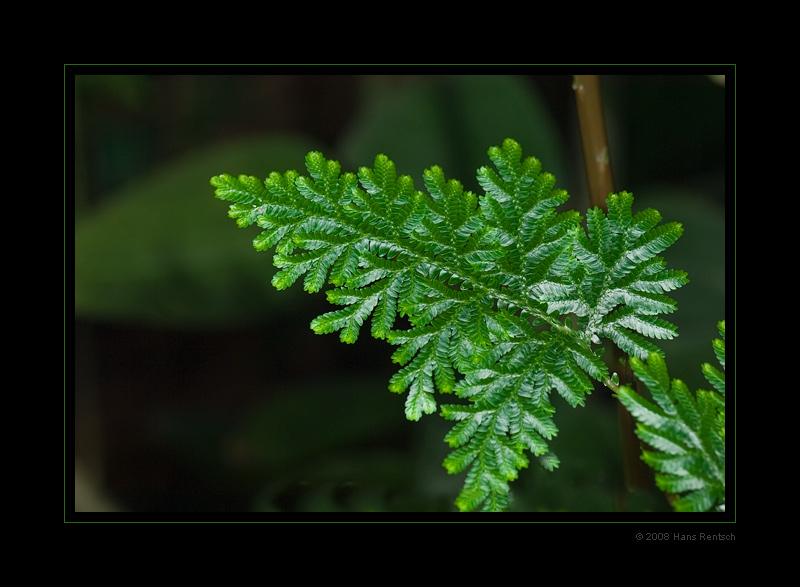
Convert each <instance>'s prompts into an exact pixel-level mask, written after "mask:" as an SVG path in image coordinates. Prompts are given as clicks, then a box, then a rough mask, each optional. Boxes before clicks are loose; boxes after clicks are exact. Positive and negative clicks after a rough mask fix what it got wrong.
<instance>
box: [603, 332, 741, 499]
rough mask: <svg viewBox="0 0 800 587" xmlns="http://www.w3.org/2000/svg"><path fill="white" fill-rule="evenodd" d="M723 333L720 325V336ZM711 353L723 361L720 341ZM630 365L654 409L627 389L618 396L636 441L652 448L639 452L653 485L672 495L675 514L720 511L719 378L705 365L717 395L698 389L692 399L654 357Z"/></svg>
mask: <svg viewBox="0 0 800 587" xmlns="http://www.w3.org/2000/svg"><path fill="white" fill-rule="evenodd" d="M724 328H725V326H724V322H721V323H720V332H721V333H722V335H723V336H724ZM714 349H715V351H717V354H718V356H720V355H721V356H722V357H723V361H724V352H725V351H724V342H723V341H720V340H716V341H714ZM630 365H631V367H632V368H633V371H634V373H635V375H636V377H637V378H638V379H640V380H641V381H642V383H644V384H645V385H646V386H647V388H648V389H649V390H650V393H651V394H652V396H653V398H654V399H655V400H656V402H657V404H658V405H654V404H652V403H650V402H649V401H647V400H646V399H645V398H643V397H642V396H640V395H639V394H637V393H636V392H635V391H633V390H632V389H630V388H629V387H626V386H622V387H620V388H619V389H618V390H617V397H618V398H619V400H620V402H621V403H622V404H623V405H624V406H625V408H626V409H627V410H628V411H629V412H630V413H631V415H632V416H633V417H634V419H635V420H636V421H637V422H638V425H637V435H638V436H639V438H640V439H641V440H642V441H643V442H645V443H646V444H647V445H649V447H651V448H652V449H654V450H649V449H645V450H643V451H642V460H643V461H644V462H645V463H647V464H648V465H649V466H650V467H652V468H653V469H654V470H655V471H656V484H657V485H658V487H659V488H660V489H662V490H663V491H666V492H668V493H671V494H674V495H676V496H677V497H676V499H675V501H674V502H673V507H674V508H675V509H676V510H677V511H708V510H711V509H724V505H725V401H724V379H725V378H724V375H723V374H722V373H721V372H719V371H718V370H716V369H715V368H713V367H711V365H709V364H706V365H704V366H703V371H704V373H706V374H707V376H708V377H709V382H711V383H712V385H714V386H715V388H716V390H717V391H716V392H710V391H705V390H699V391H698V392H697V395H696V396H694V395H693V394H692V393H691V392H690V391H689V389H688V388H687V386H686V385H685V384H684V383H683V382H682V381H680V380H678V379H674V380H672V381H670V378H669V374H668V372H667V367H666V362H665V361H664V359H663V358H662V357H661V356H660V355H658V354H656V353H652V354H651V355H650V356H649V358H648V360H647V363H645V362H643V361H641V360H640V359H638V358H636V357H631V358H630ZM709 374H710V376H709Z"/></svg>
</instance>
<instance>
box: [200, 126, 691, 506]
mask: <svg viewBox="0 0 800 587" xmlns="http://www.w3.org/2000/svg"><path fill="white" fill-rule="evenodd" d="M488 155H489V159H490V161H491V163H492V164H493V167H492V166H484V167H481V168H480V169H479V170H478V172H477V179H478V184H479V185H480V186H481V188H482V190H483V193H482V194H474V193H472V192H470V191H468V190H465V189H464V187H463V185H462V184H461V183H460V182H459V181H457V180H455V179H449V178H447V177H446V176H445V173H444V170H442V169H441V168H440V167H438V166H433V167H431V168H429V169H427V170H426V171H425V172H424V173H423V177H422V179H423V184H424V187H425V190H426V191H425V192H422V191H417V190H416V189H415V187H414V182H413V180H412V179H411V178H410V177H409V176H405V175H401V176H398V175H397V172H396V169H395V165H394V163H393V162H392V161H391V160H390V159H388V158H387V157H386V156H384V155H378V156H377V157H376V158H375V160H374V163H373V166H372V167H371V168H369V167H361V168H359V169H358V173H357V174H354V173H347V172H345V173H343V172H342V170H341V167H340V166H339V164H338V163H337V162H336V161H330V160H327V159H325V157H324V156H323V155H322V154H321V153H319V152H311V153H309V154H308V155H307V156H306V160H305V165H306V170H307V175H301V174H300V173H298V172H296V171H293V170H290V171H287V172H285V173H283V174H281V173H277V172H273V173H271V174H269V176H268V177H267V178H266V179H265V181H264V182H263V184H262V183H260V182H259V181H257V180H256V179H255V178H251V177H246V176H239V177H234V176H230V175H221V176H217V177H215V178H213V179H212V181H211V183H212V185H213V186H215V187H216V192H215V193H216V196H217V197H218V198H220V199H223V200H228V201H229V202H231V206H230V212H229V215H230V216H231V217H232V218H234V219H235V220H236V223H237V225H239V226H249V225H251V224H253V223H255V224H257V225H258V226H259V228H261V230H262V232H261V233H260V234H259V235H258V236H257V237H256V238H255V239H254V242H253V244H254V247H255V248H256V249H257V250H262V251H263V250H268V249H273V248H274V250H275V254H274V257H273V263H274V265H275V266H276V267H277V268H278V272H277V273H276V274H275V276H274V277H273V285H274V286H275V287H276V288H278V289H286V288H289V287H292V286H293V285H294V284H295V283H297V282H298V281H300V280H302V283H303V288H304V289H305V290H306V291H308V292H318V291H321V290H323V289H325V288H326V287H328V286H330V287H329V288H328V289H327V293H326V295H327V298H328V301H329V302H330V303H331V304H333V305H336V306H339V308H338V309H335V310H332V311H330V312H327V313H325V314H323V315H321V316H319V317H317V318H316V319H314V320H313V321H312V323H311V327H312V329H313V330H314V331H315V332H317V333H320V334H322V333H334V332H339V336H340V338H341V340H342V341H343V342H345V343H353V342H355V341H356V340H357V339H358V337H359V335H360V332H361V329H362V327H363V325H364V323H365V322H367V321H370V322H371V331H370V332H371V334H372V336H374V337H376V338H384V339H386V340H387V341H388V342H389V343H390V344H392V345H395V346H396V349H395V351H394V353H393V355H392V359H393V361H394V362H396V363H397V364H398V365H399V366H400V367H399V370H398V371H397V373H396V374H395V375H394V376H393V377H392V378H391V380H390V382H389V389H390V390H391V391H393V392H396V393H406V394H407V397H406V406H405V412H406V417H407V418H409V419H411V420H417V419H419V418H420V417H421V416H422V415H423V414H431V413H433V412H435V411H436V410H437V408H440V409H441V415H442V416H443V417H444V418H446V419H448V420H451V421H453V422H454V424H453V428H452V430H451V431H450V433H448V435H447V436H446V439H445V440H446V441H447V443H448V444H450V446H451V447H452V448H453V451H452V452H451V453H450V455H448V457H447V458H446V459H445V462H444V465H445V468H446V469H447V470H448V471H450V472H452V473H460V472H463V471H465V470H466V471H467V472H466V479H465V485H464V489H463V491H462V492H461V494H460V495H459V497H458V498H457V500H456V503H457V505H458V507H459V508H460V509H462V510H471V509H478V508H480V509H484V510H488V511H495V510H499V509H505V508H507V507H508V506H509V504H510V503H511V501H510V500H511V497H510V487H509V483H510V482H511V481H513V480H514V479H516V478H517V476H518V473H519V470H520V469H522V468H525V467H527V466H528V465H529V459H528V456H527V454H531V455H533V456H534V457H535V458H536V460H537V461H538V462H539V463H540V464H541V465H542V466H543V467H545V468H546V469H550V470H552V469H554V468H555V467H557V466H558V464H559V460H558V457H557V456H556V455H555V454H553V453H552V451H551V450H550V447H549V442H550V441H551V440H552V439H553V437H555V435H556V434H557V433H558V428H557V426H556V424H555V421H554V419H553V416H554V411H555V410H554V408H553V405H552V404H551V402H550V394H551V393H552V392H554V391H555V393H558V394H559V395H560V396H561V397H563V398H564V399H565V400H566V401H567V402H568V403H569V404H570V405H572V406H581V405H583V404H584V403H585V399H586V396H587V395H588V394H590V393H591V391H592V389H593V385H594V383H593V380H595V381H607V380H608V379H609V375H608V369H607V367H606V365H605V363H604V362H603V361H602V359H601V358H600V356H599V354H600V353H601V350H600V351H598V350H597V348H596V347H595V346H593V345H597V344H599V343H600V342H601V340H600V339H601V338H602V337H605V338H609V339H611V340H612V341H614V342H615V343H617V344H618V345H619V346H620V348H622V349H623V350H625V351H626V352H629V353H630V354H632V355H636V356H639V357H642V358H645V357H647V356H648V355H649V354H650V353H651V352H656V351H658V349H657V347H656V346H655V345H654V344H653V343H652V342H650V340H649V339H655V340H659V339H666V338H671V337H673V336H675V335H676V332H675V328H674V326H673V325H671V324H670V323H669V322H666V321H665V320H663V319H662V318H660V317H659V315H661V314H666V313H670V312H672V311H674V309H675V304H674V301H672V300H671V299H670V298H669V297H667V295H666V293H667V292H670V291H672V290H674V289H676V288H678V287H680V286H682V285H683V284H685V283H686V282H687V280H686V275H685V273H682V272H679V271H672V270H667V269H666V266H665V264H664V262H663V259H661V257H659V256H658V255H659V254H660V253H661V252H662V251H663V250H664V249H665V248H667V247H668V246H669V245H670V244H672V242H674V240H675V239H677V238H678V237H679V236H680V232H681V229H680V226H679V225H677V224H675V223H671V224H664V225H659V222H660V221H661V217H660V215H658V213H657V212H655V211H651V210H645V211H643V212H639V213H637V214H636V215H633V212H632V210H633V208H632V205H633V197H632V196H631V195H630V194H627V193H624V192H623V193H621V194H613V195H611V196H610V198H609V201H608V213H607V214H605V213H603V212H602V211H601V210H599V209H594V210H590V211H589V213H588V214H587V217H586V229H585V230H584V228H583V226H582V222H583V218H582V217H581V215H580V214H578V213H577V212H575V211H570V210H568V211H559V210H558V207H559V206H561V205H562V204H564V203H565V202H566V201H567V200H568V198H569V195H568V194H567V192H566V191H564V190H562V189H559V188H557V187H556V180H555V177H554V176H553V175H552V174H549V173H547V172H544V171H542V165H541V163H540V162H539V160H538V159H536V158H534V157H524V158H523V154H522V148H521V147H520V145H519V144H517V143H516V142H515V141H513V140H511V139H507V140H505V141H504V142H503V143H502V145H501V146H496V147H491V148H490V149H489V151H488ZM400 316H404V317H405V318H406V319H407V322H408V325H407V326H406V327H404V328H402V327H400V326H399V324H400V322H399V321H398V318H399V317H400ZM576 318H577V320H576ZM437 392H440V393H452V394H454V395H455V396H456V397H457V398H458V399H459V400H460V402H461V403H452V404H445V405H442V406H439V405H438V403H437V399H436V393H437ZM703 405H705V404H703ZM662 411H663V410H662ZM665 413H666V412H665ZM698 414H699V418H700V420H701V421H705V420H704V418H705V416H704V413H703V412H702V409H701V408H699V407H698ZM667 440H669V439H667ZM672 440H674V441H676V442H677V441H679V440H680V438H675V439H672Z"/></svg>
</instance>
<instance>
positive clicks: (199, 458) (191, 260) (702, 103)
mask: <svg viewBox="0 0 800 587" xmlns="http://www.w3.org/2000/svg"><path fill="white" fill-rule="evenodd" d="M518 69H520V71H519V73H518V74H512V75H431V74H425V70H422V73H421V74H419V75H409V74H406V73H405V72H404V74H403V75H397V74H387V75H375V74H373V75H362V74H357V73H349V72H347V71H345V73H337V74H335V75H334V74H328V73H324V74H316V73H313V74H312V73H301V74H296V73H293V72H291V71H289V70H287V71H284V70H281V69H277V68H269V67H266V68H264V73H263V74H262V73H261V72H258V71H255V72H253V71H247V72H241V71H240V70H237V69H236V68H231V69H229V70H225V69H222V70H220V71H218V72H212V73H209V72H207V71H204V70H202V69H199V70H198V71H197V72H194V71H193V70H192V69H188V70H187V69H186V68H184V69H183V70H181V71H179V72H178V73H172V72H171V71H170V70H169V68H164V69H163V70H158V69H157V70H155V73H154V72H153V71H143V72H140V71H137V70H136V69H132V68H131V69H128V68H125V67H117V68H103V69H97V68H89V67H86V68H83V67H78V66H75V67H67V68H66V69H65V71H66V77H65V88H66V90H65V91H66V94H65V112H66V117H67V120H66V121H65V122H66V131H67V132H66V134H67V137H66V145H67V151H68V156H67V164H66V165H67V167H68V168H69V167H70V165H71V158H70V153H69V151H70V147H71V143H72V141H73V139H74V165H75V167H74V195H75V198H74V212H75V233H74V237H75V259H74V272H75V283H74V286H75V289H74V303H75V321H74V367H75V368H74V441H75V452H74V454H75V510H76V511H79V512H83V511H125V512H150V513H158V512H192V513H203V512H355V511H381V512H409V511H413V512H450V511H455V507H454V506H453V501H454V499H455V497H456V495H457V493H458V491H459V489H460V487H461V484H462V482H463V475H458V476H449V475H447V473H446V472H445V470H444V468H443V467H442V466H441V463H442V460H443V459H444V457H445V455H446V454H447V453H448V450H449V449H448V447H447V446H446V445H445V443H444V442H443V441H442V438H443V436H444V435H445V433H446V432H447V430H448V428H449V426H448V423H446V422H443V421H441V419H440V418H438V417H437V416H428V417H425V418H423V419H422V420H421V421H420V422H416V423H412V422H408V421H406V420H405V418H404V415H403V402H404V400H405V397H404V396H400V395H396V394H392V393H390V392H389V391H388V389H387V386H388V382H389V378H390V377H391V375H392V374H393V373H394V372H395V371H396V368H397V366H396V365H394V364H392V362H391V359H390V357H391V353H392V351H393V349H394V347H392V346H391V345H388V344H386V343H385V342H383V341H376V340H373V339H371V338H370V337H369V335H368V330H366V331H363V332H362V336H361V337H360V339H359V341H358V342H357V343H356V344H355V345H343V344H341V343H340V342H339V339H338V336H336V335H326V336H318V335H315V334H314V333H313V332H312V331H311V330H310V328H309V323H310V322H311V320H312V319H313V318H314V317H316V316H317V315H319V314H321V313H323V312H326V311H328V310H330V309H331V307H330V306H329V305H328V303H327V301H326V299H325V296H324V295H321V294H317V295H308V294H306V293H305V292H304V291H303V290H302V284H296V285H295V286H294V287H293V288H291V289H290V290H288V291H283V292H276V291H275V290H274V289H273V288H272V286H271V285H270V279H271V277H272V275H273V274H274V272H275V269H274V268H273V266H272V253H271V252H270V253H257V252H256V251H255V250H254V249H253V248H252V245H251V241H252V239H253V238H254V237H255V236H256V235H257V234H258V229H257V228H256V227H251V228H250V229H239V228H237V227H236V225H235V223H234V221H233V220H231V219H229V218H228V217H227V209H228V204H227V203H225V202H222V201H220V200H216V199H215V198H214V193H213V191H214V190H213V188H212V187H211V186H210V184H209V180H210V178H211V177H212V176H213V175H218V174H220V173H230V174H233V175H238V174H247V175H255V176H258V177H262V178H263V177H264V176H266V175H267V174H268V173H270V172H271V171H280V172H283V171H286V170H287V169H297V170H298V171H301V172H304V171H305V170H304V168H303V158H304V156H305V154H306V152H307V151H309V150H319V151H322V152H323V153H324V155H325V156H326V157H328V158H334V159H338V160H339V161H340V162H341V163H342V167H343V169H344V170H352V171H355V170H356V169H357V167H358V166H360V165H369V166H371V165H372V162H373V160H374V157H375V155H376V154H378V153H385V154H386V155H387V156H389V158H391V159H392V160H393V161H394V162H395V164H396V165H397V167H398V172H399V173H407V174H410V175H412V177H414V179H415V182H416V184H417V187H418V189H421V188H422V185H423V184H422V179H421V174H422V171H423V169H425V168H427V167H430V166H431V165H433V164H438V165H441V166H442V167H443V169H444V171H445V174H446V175H447V177H449V178H456V179H459V180H461V181H462V182H463V183H464V184H465V185H466V187H467V188H470V189H473V190H476V191H477V189H478V186H477V182H476V180H475V170H476V169H477V168H478V167H480V166H481V165H484V164H487V163H488V158H487V156H486V150H487V149H488V148H489V147H490V146H492V145H499V144H500V143H501V142H502V140H503V139H505V138H506V137H511V138H514V139H516V140H517V141H519V142H520V143H521V144H522V147H523V150H524V153H525V155H535V156H536V157H538V158H539V159H541V161H542V163H543V168H544V169H545V170H548V171H551V172H553V173H555V174H556V176H557V178H558V184H559V186H560V187H563V188H565V189H567V190H568V191H569V192H570V194H571V195H572V198H571V200H570V202H569V203H568V205H569V207H570V208H574V209H576V210H579V211H581V213H583V212H585V210H586V207H587V205H588V197H587V195H586V182H585V177H584V170H583V162H582V159H581V157H582V155H581V148H580V137H579V135H578V131H577V116H576V113H575V104H574V99H573V93H572V87H571V84H572V77H571V74H572V73H582V72H580V71H578V72H566V73H565V72H560V71H554V70H548V69H547V68H544V69H542V72H541V73H537V68H536V67H531V68H530V71H528V70H525V69H523V68H518ZM387 71H391V69H390V68H387ZM720 73H725V71H724V69H723V70H721V71H713V70H711V71H696V72H692V73H691V75H685V74H680V75H678V74H672V73H668V74H659V73H658V70H657V69H656V70H655V73H654V74H653V75H638V74H637V75H608V76H603V77H601V87H602V91H603V98H604V102H605V108H606V117H607V120H606V123H607V127H608V133H609V141H610V150H611V163H612V166H613V171H614V178H615V183H616V186H617V189H618V190H620V191H621V190H626V191H629V192H632V193H633V194H634V196H635V198H636V201H635V208H636V209H642V208H645V207H654V208H656V209H658V210H659V211H660V212H661V213H662V216H663V217H664V219H665V221H671V220H677V221H679V222H682V223H683V225H684V227H685V234H684V236H683V237H682V239H681V240H680V241H679V242H678V243H677V244H676V245H674V246H673V247H672V248H671V249H670V250H669V251H667V254H666V257H667V260H668V264H669V265H670V267H672V268H676V269H683V270H686V271H688V272H689V278H690V280H691V283H690V284H689V285H687V286H686V287H684V288H682V289H681V290H678V291H677V292H674V297H675V299H676V300H677V301H678V306H679V311H678V312H677V313H675V314H673V315H672V316H670V317H669V319H670V320H671V321H673V322H674V323H676V324H677V325H678V330H679V333H680V336H679V337H678V339H676V340H675V341H670V342H667V343H665V344H664V345H663V347H662V348H664V349H665V350H666V352H667V360H668V365H669V366H670V369H671V375H672V376H673V377H680V378H682V379H684V380H685V381H686V382H687V383H689V385H690V387H692V389H697V388H698V387H708V385H707V384H706V383H705V380H704V379H703V378H702V375H701V373H700V364H701V363H702V362H705V361H711V362H715V361H714V357H713V353H712V350H711V340H712V339H713V338H715V337H717V336H718V334H717V330H716V323H717V321H719V320H721V319H724V318H725V253H726V251H725V208H726V203H727V202H726V200H727V199H730V198H731V197H732V192H731V188H730V186H727V187H728V190H727V193H726V162H727V158H726V145H727V142H726V129H727V124H726V121H730V120H731V116H730V114H731V113H730V112H728V113H727V115H726V98H725V96H726V89H725V78H724V76H720V75H717V74H720ZM728 91H729V92H730V88H729V89H728ZM73 106H74V119H71V115H72V108H73ZM726 116H727V118H726ZM73 121H74V126H73V125H72V122H73ZM73 131H74V132H73ZM69 171H70V169H67V172H68V173H69ZM71 179H73V178H70V180H71ZM67 187H68V188H70V187H71V185H70V181H68V183H67ZM67 191H68V192H69V191H70V190H69V189H68V190H67ZM71 205H72V203H71V202H69V201H68V202H67V210H68V212H69V209H70V206H71ZM69 270H70V266H69V264H68V266H67V274H68V275H69ZM67 282H68V283H69V280H68V281H67ZM66 293H67V299H68V300H69V299H70V297H71V296H70V295H69V294H70V293H71V292H70V286H68V287H67V292H66ZM70 336H71V335H70V334H68V337H67V342H68V343H69V342H72V341H71V340H70ZM71 350H72V349H70V345H69V344H68V345H67V359H68V360H67V363H68V364H69V363H70V359H71V355H72V353H71ZM65 383H66V393H67V397H66V404H67V405H68V406H69V407H71V404H72V399H73V398H72V389H71V388H72V383H73V381H71V380H70V377H68V379H67V381H66V382H65ZM554 403H555V405H556V407H557V408H559V409H558V410H557V412H556V422H557V424H558V426H559V428H560V430H561V431H560V434H559V436H558V438H556V440H555V441H554V442H553V448H554V450H555V451H556V453H557V454H558V455H559V456H560V458H561V462H562V465H561V468H559V469H558V470H556V471H555V472H552V473H549V472H545V471H543V470H539V469H538V468H537V467H536V466H535V465H532V468H530V469H528V470H524V471H522V472H521V476H520V479H519V480H518V481H517V482H515V483H514V484H513V485H512V487H513V490H514V494H515V498H516V501H515V509H516V510H518V511H577V512H595V511H642V510H645V511H650V510H654V511H666V510H667V509H668V508H667V504H666V502H665V500H664V499H663V497H662V496H661V495H659V494H658V493H657V492H648V491H636V492H631V491H629V490H628V489H627V488H626V487H625V483H624V476H623V472H622V462H621V456H620V433H619V427H618V423H617V412H616V407H615V402H614V400H613V399H612V398H610V397H609V394H608V392H607V391H605V390H604V389H598V390H597V391H596V392H595V394H593V395H592V396H591V397H590V398H589V401H588V402H587V406H586V407H585V408H579V409H571V408H569V407H568V406H567V405H566V404H565V403H564V402H563V401H561V400H560V398H557V397H554ZM68 414H69V415H68V419H67V423H68V424H71V412H70V411H69V410H68ZM68 428H69V426H68ZM67 438H69V434H67ZM68 448H69V447H68ZM67 453H68V454H69V451H67ZM70 467H71V465H70V464H69V463H67V472H69V469H70ZM70 489H71V488H70V487H67V494H68V499H67V501H66V504H67V506H66V507H67V508H69V507H70V500H71V496H70V495H69V491H70Z"/></svg>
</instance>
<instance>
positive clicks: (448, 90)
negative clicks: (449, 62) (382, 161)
mask: <svg viewBox="0 0 800 587" xmlns="http://www.w3.org/2000/svg"><path fill="white" fill-rule="evenodd" d="M506 137H514V139H515V140H517V141H518V142H519V143H521V144H523V145H525V152H526V153H528V154H531V155H534V156H535V157H537V158H538V159H540V160H541V161H542V165H543V167H544V168H546V169H547V170H548V171H550V172H551V173H553V174H555V175H556V177H557V178H558V180H559V184H560V185H561V184H562V182H564V181H565V180H567V176H566V173H567V171H566V164H565V160H566V159H565V155H564V141H563V140H562V137H561V136H559V134H558V130H557V126H556V124H555V122H554V120H553V115H552V113H551V112H550V111H549V110H548V109H547V107H546V104H545V103H544V101H543V100H542V99H541V98H540V96H539V95H538V93H537V92H536V90H535V88H534V87H532V86H530V85H529V84H527V83H526V82H525V80H524V79H523V78H520V77H517V76H504V75H467V76H443V77H439V76H431V77H430V78H422V79H421V80H419V81H416V82H414V83H410V84H408V85H405V86H401V87H400V88H391V91H386V90H385V89H384V91H381V89H378V90H376V95H375V96H374V99H372V100H370V101H369V102H368V103H366V104H365V107H364V109H363V110H362V112H361V115H360V116H359V117H358V118H357V119H356V120H355V121H354V122H353V125H352V127H351V130H350V132H349V133H348V134H347V135H346V136H345V137H344V138H343V140H342V142H341V145H340V149H341V154H340V155H338V156H341V158H342V163H343V165H344V166H348V165H365V164H369V162H371V161H372V160H373V159H374V158H375V155H376V154H377V153H383V154H385V155H387V156H388V157H389V158H390V159H392V160H393V161H395V162H396V164H397V167H398V169H397V170H398V173H404V174H408V175H410V176H411V177H413V178H414V181H415V183H416V185H417V189H421V188H422V172H423V170H425V169H427V168H429V167H431V166H432V165H439V166H440V167H441V168H442V169H443V170H444V172H445V175H446V176H447V177H448V178H453V179H458V180H459V181H461V182H462V183H463V184H464V186H465V187H466V188H467V189H470V190H477V189H478V183H477V181H476V179H475V172H476V170H477V169H478V168H479V167H481V166H482V165H485V163H486V149H487V145H498V144H500V143H501V142H502V141H503V139H505V138H506ZM365 162H367V163H365ZM564 187H567V189H570V188H569V187H568V186H564Z"/></svg>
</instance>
